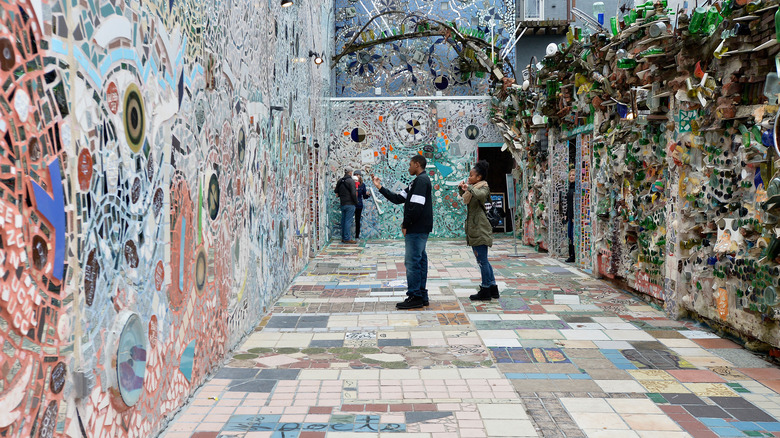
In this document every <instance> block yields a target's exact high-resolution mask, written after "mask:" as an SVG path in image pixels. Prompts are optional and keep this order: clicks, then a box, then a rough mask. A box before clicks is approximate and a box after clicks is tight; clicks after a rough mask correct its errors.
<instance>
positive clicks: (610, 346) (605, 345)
mask: <svg viewBox="0 0 780 438" xmlns="http://www.w3.org/2000/svg"><path fill="white" fill-rule="evenodd" d="M593 343H594V344H596V347H598V348H602V349H604V350H632V349H633V348H634V346H633V345H631V344H629V343H628V342H626V341H593Z"/></svg>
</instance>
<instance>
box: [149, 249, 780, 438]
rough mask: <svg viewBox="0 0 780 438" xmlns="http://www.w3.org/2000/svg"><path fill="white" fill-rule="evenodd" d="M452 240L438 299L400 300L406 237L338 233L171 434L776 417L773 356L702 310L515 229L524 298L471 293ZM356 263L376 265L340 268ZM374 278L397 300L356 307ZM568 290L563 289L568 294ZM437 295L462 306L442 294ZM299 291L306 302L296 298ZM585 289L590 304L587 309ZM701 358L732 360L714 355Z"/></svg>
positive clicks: (480, 432) (724, 432) (514, 288)
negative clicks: (346, 240) (717, 327)
mask: <svg viewBox="0 0 780 438" xmlns="http://www.w3.org/2000/svg"><path fill="white" fill-rule="evenodd" d="M455 243H460V242H452V241H445V240H432V241H430V242H429V244H428V253H429V257H430V260H431V269H430V270H429V285H430V290H431V291H435V294H432V295H431V306H429V307H427V308H423V309H419V310H414V311H397V310H395V308H394V303H396V302H398V301H400V300H402V299H403V298H404V294H403V292H404V291H403V278H404V273H403V270H401V269H399V267H398V265H397V262H398V261H399V260H400V258H401V257H402V256H403V254H402V252H400V251H399V249H400V248H401V246H400V245H399V244H398V242H387V241H368V242H366V243H364V244H362V245H359V246H358V247H356V248H352V250H350V251H349V252H343V251H341V249H342V248H344V246H342V245H335V244H334V245H331V246H329V247H327V248H325V250H324V251H323V253H322V254H321V255H320V256H318V258H317V259H315V260H314V262H313V263H311V264H310V265H309V268H308V270H305V271H304V272H303V273H302V275H299V276H298V277H296V280H295V281H294V283H293V285H292V286H291V287H290V288H289V289H288V290H287V291H286V292H285V294H284V295H283V296H282V297H281V298H280V299H279V301H277V303H276V304H275V305H274V306H273V307H272V308H271V313H270V314H269V315H268V316H267V317H265V318H263V320H262V321H261V323H260V324H259V325H258V327H257V328H256V329H255V331H254V332H252V333H251V334H250V335H249V336H248V337H247V338H246V340H245V341H244V344H243V345H242V346H241V347H240V348H238V349H237V350H236V351H235V352H234V353H233V356H232V358H231V359H230V360H229V361H228V362H227V363H226V366H225V368H223V369H221V370H220V371H219V372H218V373H217V374H216V375H215V378H214V379H213V380H211V381H210V382H208V383H207V384H206V385H205V386H204V387H203V389H202V390H201V392H199V393H198V394H197V395H196V397H195V399H194V400H193V401H192V402H191V403H190V405H189V406H188V407H187V408H186V409H184V410H183V411H182V413H181V414H180V416H179V418H178V419H177V420H176V421H175V422H174V423H173V424H172V425H171V426H170V427H169V428H168V430H167V431H166V435H165V436H166V438H179V437H181V438H193V437H195V438H197V437H199V436H200V435H197V434H198V433H207V432H210V433H213V435H212V436H235V435H237V436H243V437H246V438H251V437H254V436H268V437H281V436H292V437H298V438H305V437H308V436H311V437H314V436H317V437H340V436H354V437H359V436H382V437H385V436H387V437H389V436H393V435H391V434H400V435H398V436H404V435H403V434H404V433H405V434H409V435H408V436H414V437H426V438H445V437H489V436H541V437H586V436H588V437H589V436H616V437H621V438H622V437H651V436H659V437H660V436H662V437H704V436H710V437H712V436H766V437H770V436H776V434H777V432H778V431H780V422H779V421H778V418H780V394H778V393H777V392H776V391H777V390H778V389H780V385H778V383H780V370H778V368H777V367H775V366H774V365H772V364H771V363H768V362H765V361H763V360H762V358H761V357H759V356H757V355H754V354H752V353H749V352H747V350H744V349H742V348H741V347H740V346H739V345H736V344H734V343H733V342H730V341H726V340H723V339H721V338H718V337H717V336H714V335H712V334H711V332H710V331H709V330H708V328H707V327H706V326H703V325H700V324H698V323H694V322H691V321H685V320H683V321H671V320H668V319H666V316H665V314H664V313H663V311H662V310H656V309H655V308H653V307H652V306H648V305H646V304H645V303H644V302H641V301H639V300H637V299H635V298H634V297H633V296H632V295H629V294H627V293H625V292H623V291H621V290H619V289H616V288H615V287H613V286H611V285H609V284H607V283H603V282H601V281H599V280H594V279H592V278H589V277H580V272H579V271H577V270H576V269H575V268H572V267H565V268H564V267H561V266H560V264H559V263H558V262H557V261H555V260H553V259H550V258H545V257H536V256H534V257H525V258H519V259H516V258H510V257H508V254H509V253H510V251H511V241H509V240H504V239H499V240H497V242H496V244H495V245H494V247H493V248H492V250H491V262H492V263H495V265H497V266H498V265H500V266H502V269H501V271H500V273H498V274H497V282H498V283H499V285H501V286H500V287H501V291H502V292H501V293H502V300H503V299H508V298H516V299H521V300H522V301H523V302H524V303H525V304H526V305H527V307H528V310H525V311H515V310H505V309H502V308H501V305H498V304H497V303H496V300H493V301H492V302H490V303H485V307H479V306H480V305H476V306H475V305H474V304H472V303H470V302H468V298H467V297H464V295H467V294H469V293H473V292H471V291H473V290H474V289H473V287H474V285H476V284H477V281H478V279H479V278H478V276H479V274H478V272H476V271H474V270H461V269H459V270H453V267H454V266H456V265H457V266H458V267H459V268H460V267H461V265H465V264H469V263H472V264H473V263H475V262H474V260H473V259H472V258H470V257H473V256H472V255H471V253H470V251H469V248H467V247H465V246H462V245H460V244H455ZM522 251H523V252H524V253H526V254H528V255H529V256H532V255H533V254H531V253H529V252H528V249H527V248H523V249H522ZM358 264H370V265H371V266H375V267H376V268H375V270H374V271H372V272H370V273H367V274H365V275H361V276H360V277H359V278H354V277H350V278H345V277H342V274H341V273H343V272H344V271H345V270H346V269H347V268H348V267H354V266H357V265H358ZM531 264H533V265H532V266H531ZM547 267H556V269H566V270H569V271H570V273H571V275H566V276H564V275H557V276H555V277H552V278H551V277H550V276H549V275H545V274H542V273H541V272H542V271H540V270H538V268H547ZM315 271H316V275H315ZM529 273H530V274H529ZM572 278H575V279H576V278H581V280H572ZM562 290H566V292H561V291H562ZM336 292H338V293H336ZM371 294H381V295H377V297H381V298H387V301H376V302H373V303H372V304H373V306H374V307H373V308H372V310H370V311H369V310H358V309H363V307H359V306H358V303H359V305H360V306H363V305H364V304H367V303H363V302H358V301H357V300H359V299H361V298H367V297H370V295H371ZM556 296H565V297H566V298H563V299H561V298H559V299H558V302H559V303H561V304H556V303H555V302H556ZM434 297H435V298H436V300H437V301H438V302H440V303H450V305H451V306H452V307H451V308H450V310H446V311H443V310H440V309H438V308H434V302H436V301H434ZM572 297H576V298H577V299H576V300H575V299H573V298H572ZM294 300H299V301H297V302H298V303H299V304H301V306H298V307H295V308H294V309H293V310H291V308H290V307H289V306H288V305H287V304H288V303H291V302H293V301H294ZM564 302H565V303H571V304H563V303H564ZM577 303H579V304H577ZM577 305H580V306H592V307H588V310H587V312H583V311H582V310H581V309H578V308H572V306H577ZM324 306H329V307H327V308H328V309H330V310H328V311H325V310H323V309H325V308H326V307H324ZM488 306H490V307H488ZM487 308H490V311H489V312H486V311H484V310H485V309H487ZM316 309H319V310H316ZM315 310H316V311H315ZM681 333H689V334H691V333H693V334H692V335H690V336H683V335H682V334H681ZM724 350H729V351H731V353H726V354H722V351H724ZM704 359H717V360H722V361H724V363H723V364H720V363H719V364H716V365H709V364H707V363H704V362H702V363H701V364H700V361H702V360H704ZM732 360H733V362H730V361H732ZM349 433H352V434H354V435H344V434H349ZM259 434H266V435H259ZM282 434H284V435H282ZM313 434H318V435H313ZM371 434H376V435H371ZM379 434H382V435H379ZM204 436H205V435H204Z"/></svg>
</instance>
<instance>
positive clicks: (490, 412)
mask: <svg viewBox="0 0 780 438" xmlns="http://www.w3.org/2000/svg"><path fill="white" fill-rule="evenodd" d="M477 409H479V414H480V415H481V416H482V418H483V419H492V420H527V419H528V414H526V412H525V408H524V407H523V405H522V404H519V403H511V404H510V403H506V404H500V403H490V404H478V405H477Z"/></svg>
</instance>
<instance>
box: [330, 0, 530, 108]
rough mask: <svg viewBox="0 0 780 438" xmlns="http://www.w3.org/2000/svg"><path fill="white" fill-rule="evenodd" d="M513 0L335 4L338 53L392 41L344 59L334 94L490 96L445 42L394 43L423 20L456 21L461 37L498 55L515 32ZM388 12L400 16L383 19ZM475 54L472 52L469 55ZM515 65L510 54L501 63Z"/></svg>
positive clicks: (342, 0) (482, 78) (340, 0)
mask: <svg viewBox="0 0 780 438" xmlns="http://www.w3.org/2000/svg"><path fill="white" fill-rule="evenodd" d="M514 3H515V2H514V0H458V1H443V2H437V1H430V0H423V1H419V0H377V1H368V2H363V1H361V2H355V1H354V0H336V50H337V53H338V52H340V51H341V50H342V49H343V48H344V46H345V45H347V44H348V43H349V42H350V41H352V40H353V38H355V37H357V39H356V40H355V41H356V43H366V42H370V41H373V40H382V39H387V38H388V37H394V38H389V39H390V40H393V39H395V41H389V42H388V43H385V44H381V45H377V46H374V47H372V48H368V49H366V50H363V51H359V52H357V53H354V54H351V55H348V56H346V57H344V58H343V59H342V60H341V61H340V62H339V63H338V64H337V65H336V66H335V84H334V86H335V95H336V96H344V97H347V96H374V93H375V89H376V88H377V87H379V88H381V94H382V95H383V96H426V95H429V96H430V95H434V94H436V93H438V92H441V93H442V94H443V95H445V96H468V95H486V94H488V79H487V75H486V74H484V73H479V72H474V71H471V70H470V69H469V68H468V65H469V63H467V62H453V60H455V59H456V58H457V55H456V52H455V50H454V49H453V48H452V46H451V45H450V44H448V43H447V42H446V41H445V39H444V38H441V37H428V38H416V39H398V37H399V36H400V35H403V34H408V33H411V32H414V30H415V29H416V26H417V24H418V23H419V22H420V21H421V20H423V19H433V20H438V21H441V22H445V23H455V26H456V27H457V28H458V30H459V31H460V32H461V33H464V34H468V35H471V36H474V37H477V38H482V39H483V40H485V41H488V42H489V41H491V22H492V23H493V26H492V29H493V31H492V40H493V41H494V44H495V47H496V49H495V53H496V57H498V54H499V52H500V50H501V49H502V48H504V47H505V46H506V44H507V42H508V41H509V36H510V35H511V34H512V31H513V30H514V29H515V5H514ZM389 11H401V12H404V14H389V15H387V14H386V15H382V16H381V17H379V18H378V19H376V20H374V21H373V22H371V23H370V24H369V25H368V27H366V28H365V29H364V26H365V25H366V24H367V23H368V22H369V20H370V19H371V18H372V17H375V16H379V15H380V14H385V13H387V12H389ZM472 56H473V54H472ZM505 62H507V63H509V64H511V65H513V66H514V64H515V61H514V51H510V53H509V54H508V56H507V61H505Z"/></svg>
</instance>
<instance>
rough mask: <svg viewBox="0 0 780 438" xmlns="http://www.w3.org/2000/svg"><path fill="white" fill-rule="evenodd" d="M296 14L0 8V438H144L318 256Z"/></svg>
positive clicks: (306, 77) (46, 5)
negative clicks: (314, 252) (312, 256)
mask: <svg viewBox="0 0 780 438" xmlns="http://www.w3.org/2000/svg"><path fill="white" fill-rule="evenodd" d="M296 3H298V5H296V6H295V7H293V8H288V9H284V10H282V9H281V8H280V6H279V3H278V2H265V1H261V2H245V1H240V0H235V1H229V0H214V1H208V2H202V1H193V0H179V1H175V2H173V1H163V0H157V1H154V0H152V1H144V2H138V1H130V0H128V1H122V0H116V1H100V2H98V1H93V0H85V1H79V2H75V1H54V0H37V1H27V0H0V22H2V26H0V81H1V82H2V84H3V85H2V91H0V108H2V109H0V111H2V118H0V151H1V154H0V155H1V157H0V174H1V175H2V176H1V177H0V228H2V235H1V237H0V243H1V244H2V245H1V246H0V272H2V275H0V277H1V278H2V280H0V344H2V345H3V349H2V352H0V436H3V437H22V436H24V437H28V436H35V437H54V436H73V437H76V436H78V437H81V436H89V437H102V436H110V437H125V436H135V437H150V436H154V434H155V433H156V431H158V430H159V429H160V428H161V427H162V426H163V425H164V423H165V421H166V418H168V417H169V416H170V415H171V414H172V413H173V412H174V411H175V410H176V409H177V408H178V407H179V406H180V405H181V404H182V403H183V402H184V401H185V400H186V399H187V397H188V396H189V395H190V394H192V392H193V391H194V390H195V389H196V388H197V387H198V386H199V385H200V383H202V382H203V381H204V380H205V378H206V376H207V375H208V373H209V372H210V371H211V370H213V369H214V367H216V366H217V365H218V364H219V363H220V361H221V359H222V358H223V357H224V355H225V353H226V352H227V351H229V350H230V349H231V348H232V347H233V346H234V345H235V344H236V342H237V341H238V340H239V339H240V338H241V337H242V336H243V335H244V333H246V332H247V331H248V330H250V329H251V327H254V323H255V322H256V321H257V320H258V318H259V316H260V315H262V314H263V313H264V312H265V308H266V305H267V304H268V303H269V302H270V301H271V300H272V299H273V298H274V297H275V296H276V295H278V294H280V293H281V292H282V291H283V289H284V288H285V287H286V285H287V284H288V283H289V281H290V279H291V277H292V276H293V275H294V274H295V273H296V272H297V271H298V270H299V269H300V268H301V267H302V266H303V265H304V264H305V262H306V261H307V258H308V256H309V251H310V249H311V248H316V247H318V246H320V245H321V244H322V242H323V239H324V237H325V233H320V232H319V230H318V229H317V228H315V226H316V225H317V224H318V223H319V221H320V217H322V216H324V215H325V214H326V211H325V210H324V209H323V208H319V207H317V199H316V198H315V199H312V198H313V197H314V196H317V193H321V190H323V188H324V185H325V183H324V178H323V176H322V175H324V172H323V170H324V166H323V165H322V163H323V162H324V161H325V159H326V156H325V154H326V151H325V150H322V151H321V150H319V149H318V148H315V142H316V143H318V142H317V139H326V136H325V135H326V134H325V133H326V132H328V129H327V124H326V121H327V120H328V114H327V112H326V110H325V105H323V104H322V103H323V99H322V97H323V96H324V94H325V93H326V92H327V91H328V89H329V70H328V69H327V65H326V66H323V67H320V68H318V67H316V66H314V64H313V63H311V62H310V61H309V59H308V51H309V50H315V51H318V52H322V51H324V49H325V47H318V46H317V45H318V44H322V43H321V41H323V40H324V41H328V40H329V39H328V38H322V36H323V35H329V34H330V32H332V31H329V29H332V26H333V18H332V4H331V3H329V2H328V1H324V2H313V1H303V0H299V1H298V2H296ZM323 144H325V142H323ZM323 149H326V148H323Z"/></svg>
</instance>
